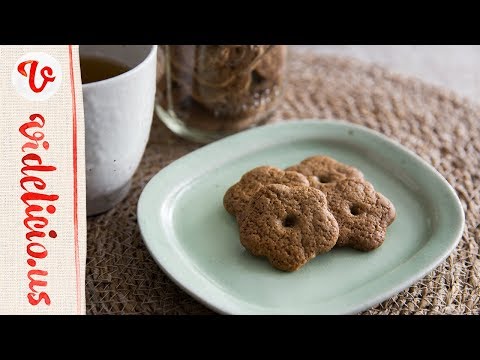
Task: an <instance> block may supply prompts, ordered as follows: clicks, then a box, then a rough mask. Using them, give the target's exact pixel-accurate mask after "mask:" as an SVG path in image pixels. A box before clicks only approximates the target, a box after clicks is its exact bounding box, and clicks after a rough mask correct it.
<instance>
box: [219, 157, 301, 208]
mask: <svg viewBox="0 0 480 360" xmlns="http://www.w3.org/2000/svg"><path fill="white" fill-rule="evenodd" d="M269 184H283V185H288V186H301V185H303V186H309V182H308V180H307V178H306V177H305V176H304V175H302V174H299V173H297V172H293V171H283V170H282V169H278V168H276V167H273V166H259V167H257V168H255V169H253V170H250V171H249V172H247V173H245V174H244V175H243V176H242V178H241V179H240V181H239V182H237V183H236V184H234V185H233V186H232V187H230V189H228V190H227V192H226V193H225V196H224V197H223V206H224V207H225V209H226V210H227V211H228V212H229V213H230V214H232V215H235V216H237V218H238V217H239V216H240V215H241V214H242V212H243V211H244V210H245V208H246V207H247V205H248V203H249V202H250V200H251V198H252V196H253V195H255V193H256V192H257V191H258V190H260V189H261V188H262V187H263V186H265V185H269Z"/></svg>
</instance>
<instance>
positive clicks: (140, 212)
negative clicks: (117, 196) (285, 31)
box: [137, 118, 465, 314]
mask: <svg viewBox="0 0 480 360" xmlns="http://www.w3.org/2000/svg"><path fill="white" fill-rule="evenodd" d="M298 125H302V126H305V127H306V126H313V127H317V126H320V127H334V128H335V127H338V128H347V129H348V128H350V129H353V130H355V131H359V132H361V133H365V134H368V135H369V136H373V137H376V138H378V139H380V140H382V142H383V143H385V144H387V145H388V146H390V147H392V148H394V150H395V151H400V152H401V153H404V154H407V155H408V156H410V157H412V158H413V159H415V160H416V161H417V163H419V164H420V165H421V167H422V168H423V169H425V170H426V171H428V172H430V174H431V175H434V176H435V177H436V178H438V180H440V182H441V183H442V184H443V186H444V188H445V189H446V190H447V192H448V193H449V195H450V197H451V198H452V199H453V202H452V207H451V213H454V214H455V215H456V217H457V218H456V221H455V224H457V226H456V231H454V234H452V239H453V241H451V242H449V246H448V247H447V248H446V249H444V250H443V252H442V253H441V254H440V253H439V254H437V256H435V260H434V261H431V262H430V263H429V264H428V265H427V266H423V267H422V268H421V270H420V271H416V272H415V273H414V274H413V275H410V276H407V278H406V279H404V280H403V281H402V282H399V283H397V284H396V286H393V287H392V288H391V289H390V291H387V292H381V293H379V294H378V295H377V296H372V297H371V298H368V299H367V300H366V301H365V302H362V303H359V304H357V305H356V306H353V307H352V308H351V309H350V310H349V311H347V312H339V313H341V314H356V313H359V312H361V311H364V310H366V309H369V308H370V307H372V306H374V305H376V304H379V303H380V302H382V301H384V300H386V299H389V298H391V297H392V296H394V295H396V294H398V293H399V292H401V291H402V290H404V289H405V288H407V287H408V286H410V285H412V284H413V283H415V282H417V281H418V280H420V279H422V278H423V277H425V276H426V275H427V274H428V273H429V272H431V271H432V270H434V269H435V268H436V267H438V266H439V265H440V264H441V263H442V262H443V261H444V260H445V259H446V258H447V257H448V256H449V255H450V254H451V253H452V251H453V250H454V249H455V248H456V247H457V245H458V243H459V241H460V239H461V237H462V235H463V231H464V227H465V213H464V210H463V206H462V204H461V202H460V199H459V198H458V195H457V193H456V191H455V190H454V189H453V187H452V186H451V185H450V184H449V183H448V181H447V180H446V179H445V178H444V177H443V176H442V175H441V174H440V173H439V172H438V171H437V170H436V169H435V168H434V167H433V166H432V165H431V164H429V163H428V162H426V161H425V160H424V159H422V158H421V157H420V156H419V155H417V154H416V153H415V152H413V151H412V150H410V149H409V148H407V147H405V146H403V145H401V144H400V143H398V142H397V141H396V140H394V139H391V138H389V137H387V136H385V135H383V134H382V133H380V132H378V131H376V130H373V129H370V128H368V127H366V126H363V125H359V124H354V123H351V122H348V121H345V120H343V119H314V118H307V119H295V120H288V121H283V122H277V123H273V124H267V125H263V126H259V127H255V128H252V129H248V130H245V131H242V132H240V133H237V134H234V135H231V136H228V137H226V138H223V139H221V140H218V141H215V142H213V143H210V144H207V145H205V146H203V147H201V148H199V149H196V150H194V151H192V152H190V153H188V154H186V155H184V156H183V157H181V158H179V159H176V160H175V161H173V162H172V163H170V164H169V165H167V166H166V167H164V168H162V169H161V170H159V171H158V172H157V173H156V174H155V175H154V176H152V178H151V179H150V180H149V181H148V183H147V184H146V185H145V187H144V188H143V189H142V192H141V194H140V197H139V199H138V202H137V222H138V226H139V229H140V233H141V237H142V240H143V242H144V244H145V246H146V248H147V250H148V252H149V253H150V255H151V256H152V258H153V259H154V261H155V263H156V264H157V265H158V266H159V267H160V269H161V270H162V271H163V272H164V273H165V274H166V275H167V276H168V277H169V278H170V279H171V280H172V281H173V282H174V283H175V284H176V285H177V286H179V287H180V288H181V289H182V290H184V291H185V292H186V293H188V294H189V295H190V296H192V297H193V298H195V299H196V300H197V301H199V302H201V303H202V304H204V305H205V306H207V307H208V308H210V309H212V310H214V311H216V312H218V313H220V314H236V313H237V312H234V311H231V309H230V310H229V309H228V304H225V303H223V302H222V301H221V300H220V301H212V300H211V299H206V297H205V296H204V295H202V294H201V293H200V291H199V289H197V288H196V286H194V285H192V284H191V283H190V284H188V283H187V284H184V283H183V282H182V281H180V280H179V279H178V271H177V270H178V269H177V268H176V267H175V265H174V264H173V265H172V263H171V262H168V261H165V260H164V262H165V264H164V263H162V261H160V258H162V257H163V256H162V255H161V254H157V251H156V249H155V248H154V247H153V242H152V243H151V240H148V239H147V236H145V233H146V232H147V227H148V225H147V223H148V221H147V222H146V221H145V219H148V218H149V216H148V207H147V204H148V197H149V192H150V191H152V190H155V189H154V186H155V184H156V182H158V179H159V178H161V177H162V175H163V174H165V173H166V172H167V173H168V172H169V171H171V170H172V169H175V167H177V166H178V164H179V163H182V162H184V161H188V160H189V159H191V158H193V159H194V158H195V157H197V156H201V154H202V153H203V152H208V151H211V150H210V149H215V148H216V147H221V146H222V144H224V143H230V142H233V143H235V142H236V143H240V142H242V141H245V142H248V139H249V136H250V135H251V134H252V133H256V132H260V133H261V132H264V131H267V130H265V129H270V128H284V127H285V128H288V127H297V126H298ZM354 142H355V141H353V143H354ZM271 143H275V141H273V142H271ZM268 144H269V143H267V144H266V145H265V146H268ZM255 150H257V149H255ZM198 154H200V155H198ZM205 172H208V170H205V171H204V172H203V173H205ZM203 173H202V174H203ZM198 176H201V175H198ZM195 178H196V176H193V177H191V178H190V181H194V180H195ZM151 189H152V190H151ZM166 199H167V198H164V199H163V200H164V201H165V200H166ZM160 207H161V206H158V208H160ZM144 214H145V215H144ZM150 218H151V216H150ZM169 242H170V241H169V239H166V243H169ZM170 245H171V244H170ZM170 250H175V249H174V248H171V249H170ZM417 254H418V252H417V253H415V254H414V255H413V256H412V257H410V258H409V259H408V260H411V259H412V258H414V257H415V256H416V255H417ZM171 255H173V256H175V255H176V256H178V253H176V252H175V251H174V253H173V254H171ZM408 260H407V261H408ZM183 266H184V267H185V265H183ZM394 269H395V268H394ZM394 269H392V271H393V270H394ZM175 272H177V274H175ZM175 275H177V276H175ZM194 275H195V276H196V277H199V278H201V279H202V278H203V279H206V277H205V276H204V275H203V274H201V273H199V272H198V271H197V272H195V273H194ZM206 280H207V281H208V279H206ZM209 282H210V281H209ZM210 284H212V283H211V282H210ZM212 286H214V284H212ZM200 290H201V289H200ZM217 290H219V289H218V286H217ZM219 291H221V292H222V293H223V294H225V295H227V296H229V297H234V296H233V295H231V294H229V293H228V292H225V291H223V290H219ZM234 298H235V297H234ZM240 301H242V302H245V300H242V299H240ZM252 305H254V304H252ZM261 309H266V310H268V309H267V308H266V307H263V306H262V307H261ZM248 313H250V312H248ZM262 313H267V312H266V311H264V312H262Z"/></svg>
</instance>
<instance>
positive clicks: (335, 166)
mask: <svg viewBox="0 0 480 360" xmlns="http://www.w3.org/2000/svg"><path fill="white" fill-rule="evenodd" d="M286 171H297V172H299V173H301V174H303V175H305V176H306V177H307V178H308V180H309V181H310V185H311V186H313V187H315V188H317V189H320V190H322V191H323V189H324V188H325V185H326V186H334V185H335V184H336V183H337V182H338V181H340V180H343V179H346V178H356V179H363V174H362V173H361V171H360V170H358V169H356V168H354V167H353V166H348V165H346V164H342V163H341V162H338V161H336V160H334V159H332V158H331V157H328V156H312V157H309V158H306V159H305V160H303V161H302V162H301V163H300V164H297V165H294V166H290V167H289V168H287V169H286Z"/></svg>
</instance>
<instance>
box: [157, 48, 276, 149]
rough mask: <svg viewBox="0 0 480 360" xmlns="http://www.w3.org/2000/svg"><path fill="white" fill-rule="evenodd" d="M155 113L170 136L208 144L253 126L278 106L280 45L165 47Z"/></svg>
mask: <svg viewBox="0 0 480 360" xmlns="http://www.w3.org/2000/svg"><path fill="white" fill-rule="evenodd" d="M163 50H164V54H163V60H164V63H165V64H164V69H165V71H164V74H163V76H161V78H160V80H159V83H158V91H157V96H158V99H157V100H158V104H157V113H158V115H159V116H160V118H161V119H162V120H163V121H164V122H165V124H166V125H167V126H168V127H169V128H170V129H171V130H173V131H174V132H176V133H178V134H180V135H183V136H185V137H187V138H190V139H193V140H197V141H201V142H208V141H212V140H215V139H218V138H220V137H222V136H225V135H228V134H230V133H233V132H236V131H239V130H243V129H245V128H248V127H250V126H253V125H255V124H257V123H258V122H260V121H261V120H263V119H265V118H266V117H268V115H270V114H271V112H272V111H273V110H274V109H275V107H276V105H277V104H278V100H279V98H280V96H281V93H282V92H281V89H282V85H283V82H284V75H285V74H284V73H285V62H286V46H284V45H169V46H164V47H163Z"/></svg>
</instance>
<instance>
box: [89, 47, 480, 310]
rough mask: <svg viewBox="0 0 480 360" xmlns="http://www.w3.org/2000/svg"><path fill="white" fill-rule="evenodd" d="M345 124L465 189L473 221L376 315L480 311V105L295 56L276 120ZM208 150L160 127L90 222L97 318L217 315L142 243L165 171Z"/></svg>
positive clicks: (375, 71)
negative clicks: (122, 195) (147, 206)
mask: <svg viewBox="0 0 480 360" xmlns="http://www.w3.org/2000/svg"><path fill="white" fill-rule="evenodd" d="M298 118H340V119H345V120H348V121H350V122H353V123H357V124H362V125H365V126H367V127H369V128H372V129H375V130H377V131H379V132H381V133H383V134H385V135H387V136H389V137H391V138H393V139H395V140H397V141H399V142H400V143H401V144H403V145H405V146H406V147H408V148H409V149H411V150H413V151H415V152H416V153H417V154H418V155H419V156H421V157H422V158H423V159H424V160H426V161H427V162H429V163H430V164H432V165H433V166H434V167H435V168H436V169H437V170H438V171H440V173H441V174H442V175H443V176H444V177H445V178H446V179H447V180H448V182H449V183H450V184H451V185H452V186H453V187H454V188H455V190H456V191H457V193H458V195H459V197H460V199H461V201H462V205H463V208H464V210H465V214H466V227H465V231H464V234H463V237H462V239H461V241H460V243H459V245H458V246H457V248H456V250H455V251H454V252H453V253H452V254H451V255H450V256H449V257H448V259H447V260H445V261H444V262H443V263H442V264H441V265H440V266H438V267H437V268H436V269H435V270H434V271H432V272H431V273H430V274H428V275H427V276H426V277H425V278H424V279H423V280H421V281H419V282H417V283H415V284H414V285H412V286H411V287H409V288H408V289H406V290H405V291H402V292H401V293H400V294H398V295H397V296H395V297H393V298H391V299H389V300H387V301H385V302H383V303H382V304H379V305H377V306H375V307H373V308H371V309H369V310H368V311H366V312H365V313H366V314H479V313H480V255H479V245H480V244H479V243H480V106H478V105H476V104H473V103H471V102H469V101H467V100H465V99H463V98H460V97H458V96H457V95H455V94H454V93H452V92H449V91H446V90H443V89H439V88H437V87H434V86H430V85H427V84H425V83H423V82H422V81H420V80H418V79H414V78H406V77H402V76H398V75H395V74H392V73H390V72H389V71H387V70H385V69H383V68H381V67H379V66H376V65H371V64H365V63H363V62H360V61H356V60H352V59H345V58H337V57H331V56H317V55H314V54H304V53H303V54H299V53H290V61H289V83H288V86H287V88H286V92H285V100H284V101H283V102H282V104H281V105H280V108H279V109H278V111H277V112H276V113H275V115H274V117H273V118H272V120H271V121H272V122H275V121H283V120H288V119H298ZM198 147H199V145H196V144H193V143H190V142H188V141H185V140H182V139H179V138H178V137H176V136H174V135H173V134H172V133H171V132H170V131H168V130H167V129H166V128H165V127H164V126H163V125H162V124H161V122H160V121H159V120H158V119H154V125H153V128H152V132H151V137H150V142H149V145H148V147H147V150H146V152H145V155H144V157H143V160H142V163H141V165H140V168H139V169H138V171H137V172H136V174H135V177H134V180H133V185H132V190H131V192H130V194H129V196H128V197H127V198H126V199H125V200H124V201H123V202H122V203H120V204H119V205H118V206H116V207H115V208H114V209H112V210H111V211H109V212H107V213H105V214H102V215H100V216H96V217H93V218H89V219H88V259H87V278H86V279H87V280H86V293H87V313H89V314H208V313H213V312H212V311H210V310H208V309H207V308H205V307H204V306H203V305H201V304H200V303H198V302H197V301H195V300H194V299H193V298H191V297H190V296H189V295H187V294H186V293H184V292H183V291H182V290H180V289H179V288H178V287H177V286H176V285H175V284H174V283H173V282H172V281H171V280H169V278H168V277H167V276H166V275H165V274H164V273H163V272H162V271H161V270H160V269H159V268H158V266H157V265H156V264H155V262H154V261H153V260H152V258H151V257H150V255H149V253H148V252H147V250H146V248H145V246H144V245H143V242H142V239H141V237H140V233H139V229H138V226H137V217H136V211H137V206H136V205H137V200H138V197H139V195H140V193H141V190H142V189H143V187H144V186H145V185H146V183H147V182H148V181H149V180H150V179H151V177H152V176H153V175H155V174H156V173H157V172H158V171H159V170H160V169H162V168H163V167H164V166H166V165H168V164H169V163H171V162H172V161H174V160H176V159H178V158H180V157H181V156H183V155H185V154H187V153H188V152H190V151H192V150H194V149H196V148H198Z"/></svg>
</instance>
